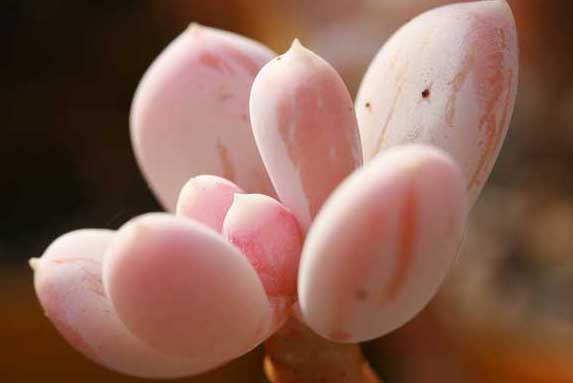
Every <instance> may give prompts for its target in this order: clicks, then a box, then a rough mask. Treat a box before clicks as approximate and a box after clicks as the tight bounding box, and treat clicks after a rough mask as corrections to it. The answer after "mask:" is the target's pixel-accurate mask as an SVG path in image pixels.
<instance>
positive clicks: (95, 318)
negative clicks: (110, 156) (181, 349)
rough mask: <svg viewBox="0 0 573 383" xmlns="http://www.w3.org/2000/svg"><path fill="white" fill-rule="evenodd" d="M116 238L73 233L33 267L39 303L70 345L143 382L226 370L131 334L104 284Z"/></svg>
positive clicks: (104, 233) (95, 232) (105, 232)
mask: <svg viewBox="0 0 573 383" xmlns="http://www.w3.org/2000/svg"><path fill="white" fill-rule="evenodd" d="M113 237H114V232H112V231H108V230H79V231H74V232H71V233H68V234H65V235H63V236H62V237H60V238H58V239H57V240H56V241H54V242H53V243H52V245H50V247H49V248H48V249H47V250H46V252H45V253H44V255H43V256H42V258H40V259H37V260H34V261H33V267H34V268H35V276H34V285H35V288H36V293H37V295H38V298H39V300H40V303H41V304H42V307H43V309H44V311H45V313H46V316H47V317H48V318H49V319H50V320H51V321H52V323H53V324H54V326H55V327H56V328H57V329H58V331H59V332H60V333H61V334H62V336H63V337H64V338H65V339H66V340H67V341H68V343H70V345H71V346H73V347H74V348H75V349H77V350H78V351H80V352H81V353H82V354H83V355H85V356H86V357H87V358H89V359H91V360H92V361H94V362H96V363H98V364H101V365H102V366H105V367H107V368H109V369H112V370H115V371H117V372H121V373H123V374H127V375H132V376H138V377H144V378H176V377H182V376H187V375H193V374H197V373H200V372H203V371H205V370H206V369H210V368H213V367H216V366H218V365H220V364H222V363H223V362H224V361H223V360H217V358H216V357H214V355H209V356H206V355H204V356H202V357H201V358H194V359H192V358H183V357H177V356H173V355H167V354H165V353H163V352H160V351H158V350H156V349H154V348H153V347H151V346H150V345H148V344H147V343H145V342H143V341H142V340H141V339H139V338H138V337H136V336H135V335H133V333H132V332H131V331H130V330H128V329H127V328H126V326H125V325H124V324H123V322H122V321H121V320H120V319H119V318H118V316H117V313H116V311H115V309H114V307H113V305H112V304H111V302H110V300H109V298H108V296H107V294H106V292H105V290H104V287H103V283H102V258H103V255H104V253H105V252H106V250H107V249H108V247H109V246H110V244H111V242H112V240H113ZM206 358H211V360H207V359H206Z"/></svg>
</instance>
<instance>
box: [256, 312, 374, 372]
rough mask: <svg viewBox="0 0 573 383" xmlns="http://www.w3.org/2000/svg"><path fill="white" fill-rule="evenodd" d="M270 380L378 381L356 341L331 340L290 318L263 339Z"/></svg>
mask: <svg viewBox="0 0 573 383" xmlns="http://www.w3.org/2000/svg"><path fill="white" fill-rule="evenodd" d="M265 350H266V356H265V361H264V369H265V373H266V375H267V378H268V379H269V380H270V382H271V383H320V382H328V383H381V382H382V380H381V379H379V378H378V377H377V376H376V374H375V373H374V371H373V370H372V368H371V367H370V365H369V364H368V362H367V361H366V359H365V358H364V356H363V355H362V351H361V350H360V347H359V346H358V345H357V344H339V343H332V342H329V341H327V340H326V339H324V338H322V337H320V336H319V335H317V334H315V333H314V332H312V330H310V329H309V328H308V327H306V326H305V325H304V324H302V323H301V322H300V321H298V320H297V319H296V318H294V317H291V318H290V319H289V321H288V322H287V323H286V324H285V326H284V327H283V328H282V329H280V330H279V331H278V332H277V333H276V334H275V335H273V336H272V337H271V338H269V339H268V340H267V341H266V342H265Z"/></svg>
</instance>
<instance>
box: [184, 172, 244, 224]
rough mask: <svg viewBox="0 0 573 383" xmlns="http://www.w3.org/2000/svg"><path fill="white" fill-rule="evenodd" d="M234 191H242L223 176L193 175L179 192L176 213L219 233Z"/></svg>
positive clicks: (231, 202) (233, 196)
mask: <svg viewBox="0 0 573 383" xmlns="http://www.w3.org/2000/svg"><path fill="white" fill-rule="evenodd" d="M236 193H244V192H243V190H242V189H241V188H239V187H238V186H237V185H235V184H234V183H232V182H231V181H229V180H226V179H224V178H221V177H217V176H209V175H201V176H197V177H193V178H191V179H190V180H189V181H188V182H187V183H186V184H185V185H184V186H183V188H182V189H181V192H180V193H179V198H178V199H177V209H176V211H177V215H179V216H182V217H187V218H193V219H194V220H196V221H199V222H201V223H203V224H205V225H207V226H209V227H210V228H211V229H213V230H215V231H217V232H219V233H220V232H221V231H222V229H223V221H224V219H225V216H226V215H227V211H228V210H229V208H230V207H231V205H232V204H233V199H234V198H235V194H236Z"/></svg>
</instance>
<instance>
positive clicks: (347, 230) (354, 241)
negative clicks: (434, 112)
mask: <svg viewBox="0 0 573 383" xmlns="http://www.w3.org/2000/svg"><path fill="white" fill-rule="evenodd" d="M464 201H465V189H464V181H463V176H462V174H461V172H460V170H459V168H458V166H457V165H456V163H455V162H454V161H453V160H452V159H451V158H450V157H449V156H448V155H447V154H446V153H444V152H442V151H440V150H438V149H435V148H432V147H429V146H421V145H406V146H402V147H398V148H395V149H390V150H388V151H385V152H384V153H383V154H382V155H380V156H378V157H377V158H376V159H375V160H373V161H371V162H370V163H368V164H367V165H366V166H365V167H364V168H362V169H360V170H358V171H356V172H355V173H354V174H352V176H350V177H349V178H348V179H347V180H345V181H344V182H343V183H342V184H341V185H340V186H339V187H338V188H337V189H336V191H335V192H334V193H333V195H332V196H331V197H330V198H329V199H328V200H327V202H326V203H325V206H324V208H323V209H322V210H321V211H320V213H319V214H318V216H317V217H316V220H315V222H314V223H313V225H312V227H311V228H310V231H309V232H308V236H307V238H306V241H305V244H304V248H303V253H302V258H301V263H300V272H299V281H298V284H299V285H298V286H299V289H298V290H299V302H300V307H301V310H302V314H303V318H304V320H305V322H306V323H307V324H308V325H309V326H310V327H311V328H312V329H313V330H314V331H316V332H317V333H318V334H320V335H322V336H324V337H325V338H328V339H330V340H333V341H339V342H361V341H366V340H370V339H374V338H377V337H380V336H382V335H384V334H386V333H388V332H390V331H392V330H394V329H396V328H397V327H399V326H401V325H403V324H404V323H406V322H407V321H409V320H410V319H412V317H413V316H414V315H415V314H417V313H418V312H419V311H420V310H421V309H422V308H423V307H424V306H425V305H426V304H427V303H428V302H429V300H430V299H431V297H432V296H433V295H434V293H435V292H436V291H437V289H438V287H439V285H440V284H441V282H442V280H443V279H444V277H445V275H446V273H447V271H448V269H449V267H450V264H451V263H452V260H453V259H454V257H455V255H456V253H457V249H458V246H459V244H460V242H461V237H462V233H463V227H464V218H465V205H464Z"/></svg>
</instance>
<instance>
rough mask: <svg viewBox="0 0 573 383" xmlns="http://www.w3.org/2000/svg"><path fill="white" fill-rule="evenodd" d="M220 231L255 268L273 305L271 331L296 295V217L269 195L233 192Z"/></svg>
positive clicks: (299, 239) (285, 315) (299, 244)
mask: <svg viewBox="0 0 573 383" xmlns="http://www.w3.org/2000/svg"><path fill="white" fill-rule="evenodd" d="M223 235H224V236H225V238H227V240H228V241H229V242H230V243H232V244H233V245H235V246H236V247H238V248H239V249H240V250H241V251H242V252H243V254H244V255H245V256H246V257H247V259H248V260H249V262H250V263H251V265H252V266H253V267H254V269H255V270H256V272H257V274H258V276H259V278H260V279H261V282H262V284H263V286H264V288H265V291H266V293H267V295H268V297H269V301H270V302H271V305H272V307H273V326H272V331H274V330H276V329H278V328H279V327H280V326H281V325H283V324H284V322H285V321H286V320H287V318H288V316H289V314H290V311H291V306H292V305H293V304H294V303H295V301H296V299H297V294H296V286H297V276H298V264H299V258H300V252H301V249H302V243H303V236H302V232H301V230H300V228H299V225H298V221H297V219H296V218H295V216H294V215H293V214H292V213H291V212H290V211H289V210H288V209H287V208H285V207H284V206H283V205H281V204H280V203H279V202H278V201H276V200H274V199H273V198H271V197H268V196H265V195H262V194H235V200H234V202H233V205H232V206H231V208H230V209H229V212H228V214H227V216H226V217H225V222H224V225H223ZM271 333H272V332H271ZM269 335H270V334H269Z"/></svg>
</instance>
